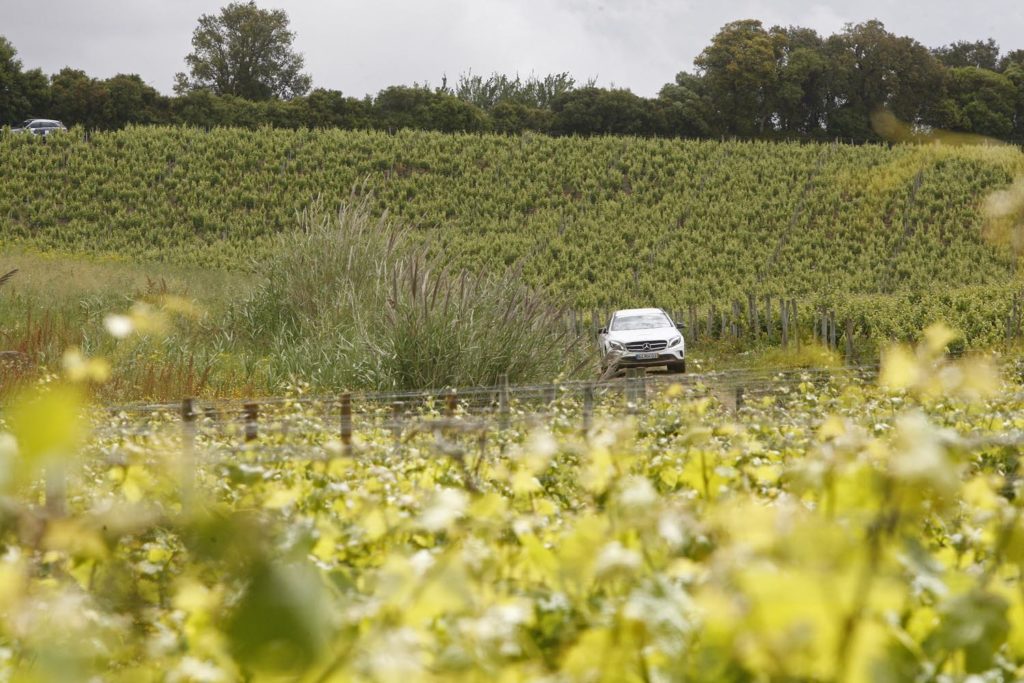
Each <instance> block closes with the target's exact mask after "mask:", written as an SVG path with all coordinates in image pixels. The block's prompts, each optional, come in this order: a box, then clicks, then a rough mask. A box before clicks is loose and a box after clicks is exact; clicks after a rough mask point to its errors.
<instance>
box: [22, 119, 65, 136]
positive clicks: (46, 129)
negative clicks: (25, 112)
mask: <svg viewBox="0 0 1024 683" xmlns="http://www.w3.org/2000/svg"><path fill="white" fill-rule="evenodd" d="M66 130H67V128H65V127H64V124H63V123H61V122H60V121H55V120H53V119H29V120H28V121H22V122H21V123H19V124H18V125H17V126H15V127H14V128H12V129H11V132H12V133H32V134H33V135H49V134H50V133H56V132H58V131H66Z"/></svg>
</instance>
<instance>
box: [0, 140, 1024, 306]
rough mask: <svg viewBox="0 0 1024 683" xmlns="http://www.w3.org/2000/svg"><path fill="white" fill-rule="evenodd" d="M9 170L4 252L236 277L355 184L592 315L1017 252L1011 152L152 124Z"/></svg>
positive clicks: (940, 286)
mask: <svg viewBox="0 0 1024 683" xmlns="http://www.w3.org/2000/svg"><path fill="white" fill-rule="evenodd" d="M0 168H3V169H4V170H3V172H2V173H3V184H4V190H5V191H4V193H3V195H2V196H0V221H2V223H0V239H2V240H3V242H2V243H3V244H4V245H5V246H7V247H13V246H19V245H20V246H28V247H31V248H35V249H40V250H44V251H50V250H57V251H61V252H72V253H80V252H88V253H93V254H114V255H120V256H121V257H125V258H128V257H130V258H132V259H151V260H158V261H171V262H178V263H187V264H190V265H206V266H214V267H228V268H233V269H246V268H250V267H251V266H252V263H253V261H254V259H258V258H260V257H261V256H265V255H266V254H267V251H268V249H270V247H271V245H272V238H273V236H274V235H275V234H276V233H280V232H282V231H287V230H292V229H294V228H295V215H296V212H299V211H302V210H304V209H306V208H307V207H308V206H309V205H310V203H311V202H313V201H314V200H316V199H317V198H320V199H322V201H323V203H324V205H326V206H337V205H338V204H340V203H342V202H344V201H347V200H348V199H349V198H350V195H351V193H352V191H353V187H355V188H356V192H357V193H359V194H364V195H365V194H369V195H372V197H373V205H374V207H375V210H376V211H377V212H385V211H387V212H390V214H392V215H393V216H395V217H397V218H399V219H401V220H403V221H404V222H407V223H409V224H411V225H413V226H415V230H416V233H417V236H418V237H419V239H420V240H421V241H422V242H423V243H424V244H426V245H428V246H429V248H430V249H431V250H432V251H433V252H434V253H437V254H444V255H445V257H446V258H447V259H448V260H449V262H450V265H451V266H452V267H453V268H456V269H458V268H468V269H471V270H473V271H479V270H483V271H494V270H497V269H501V270H503V269H505V268H507V267H509V266H513V265H517V264H518V265H520V266H521V268H522V275H523V278H524V279H525V281H526V282H527V283H528V284H530V285H533V286H537V287H541V288H543V289H545V290H546V291H548V292H551V293H553V294H554V295H555V296H557V297H558V298H559V299H560V303H562V304H565V305H570V306H572V307H575V308H577V309H581V310H585V309H590V308H594V307H615V306H624V305H630V304H635V303H648V302H652V301H655V300H656V301H657V303H658V304H660V305H662V306H665V307H667V308H668V307H673V308H685V307H686V306H688V305H695V304H699V305H705V304H711V303H718V304H725V303H727V302H729V301H731V300H732V299H735V298H738V299H741V300H745V298H746V296H747V295H748V294H749V293H753V294H755V295H757V296H759V297H760V296H766V295H770V296H787V297H798V298H804V299H809V298H812V297H821V296H822V293H825V292H828V293H832V294H831V295H830V296H831V297H832V298H833V299H838V298H843V297H847V298H848V297H856V296H861V297H870V296H872V295H879V294H881V295H886V294H896V295H899V296H898V297H897V298H900V297H902V299H901V300H906V298H907V297H908V296H911V295H912V294H913V295H920V294H934V293H936V292H938V291H943V292H946V293H948V294H951V295H953V296H955V294H956V290H959V289H960V288H963V287H996V288H999V287H1002V286H1004V285H1006V284H1007V282H1008V280H1009V279H1010V276H1011V274H1012V273H1013V272H1014V263H1015V259H1014V256H1013V254H1012V252H1011V251H1010V249H1009V246H1008V245H1007V243H1006V240H999V239H995V238H993V239H986V237H993V236H991V235H988V236H987V235H986V233H985V230H984V229H983V228H984V224H983V220H982V217H981V211H980V207H981V203H982V201H983V200H984V198H985V197H986V196H987V195H988V194H989V193H991V192H992V191H994V190H998V189H1000V188H1003V187H1005V186H1007V185H1008V184H1009V183H1010V181H1011V180H1012V179H1013V177H1015V176H1016V175H1019V174H1020V173H1021V172H1022V171H1024V160H1022V156H1021V154H1020V153H1019V151H1018V150H1017V149H1016V148H1014V147H999V148H996V147H983V148H978V147H974V148H943V147H915V146H898V147H893V148H888V147H884V146H859V147H853V146H846V145H835V144H815V145H808V144H775V143H757V142H711V141H699V142H698V141H680V140H644V139H637V138H610V137H609V138H591V139H578V138H548V137H545V136H541V135H524V136H521V137H502V136H486V135H479V136H477V135H444V134H435V133H425V132H414V131H402V132H399V133H397V134H394V135H390V134H386V133H383V132H351V131H336V130H335V131H283V130H269V129H264V130H259V131H246V130H240V129H214V130H211V131H203V130H198V129H186V128H159V127H152V128H134V129H128V130H125V131H122V132H117V133H103V134H101V133H92V134H86V133H83V132H75V133H72V134H69V135H66V136H60V137H56V138H53V139H50V140H47V141H45V144H44V141H41V140H33V139H28V138H24V137H17V136H12V135H8V136H6V137H2V138H0ZM993 291H995V290H993ZM969 296H971V297H973V298H977V297H976V296H975V295H974V294H971V295H969ZM998 296H999V298H1000V299H1001V300H1005V299H1006V298H1007V296H1008V294H1007V292H1006V291H1004V290H998ZM874 303H876V302H874V301H872V303H871V304H865V305H864V308H868V309H870V308H871V307H872V306H873V305H874ZM945 307H946V308H947V309H953V308H955V305H954V304H953V303H951V302H946V303H945Z"/></svg>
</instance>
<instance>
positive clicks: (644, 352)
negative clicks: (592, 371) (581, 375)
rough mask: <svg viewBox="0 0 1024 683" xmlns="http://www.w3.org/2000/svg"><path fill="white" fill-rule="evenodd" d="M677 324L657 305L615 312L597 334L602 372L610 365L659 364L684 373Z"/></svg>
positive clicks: (682, 343)
mask: <svg viewBox="0 0 1024 683" xmlns="http://www.w3.org/2000/svg"><path fill="white" fill-rule="evenodd" d="M679 327H680V326H679V325H677V324H676V323H673V322H672V319H671V318H670V317H669V315H668V314H667V313H665V311H663V310H662V309H660V308H627V309H623V310H621V311H615V313H613V314H612V317H611V320H609V321H608V327H603V328H601V331H600V334H598V336H597V344H598V347H599V351H600V354H601V370H602V373H603V372H605V371H607V369H608V368H611V367H616V368H636V367H657V366H660V365H664V366H666V367H667V368H668V370H669V371H671V372H686V340H685V339H683V333H682V331H681V330H680V329H679Z"/></svg>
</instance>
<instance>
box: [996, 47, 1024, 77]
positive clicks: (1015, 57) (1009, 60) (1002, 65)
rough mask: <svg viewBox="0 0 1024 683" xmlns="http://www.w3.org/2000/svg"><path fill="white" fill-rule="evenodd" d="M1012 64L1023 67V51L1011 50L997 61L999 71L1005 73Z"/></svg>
mask: <svg viewBox="0 0 1024 683" xmlns="http://www.w3.org/2000/svg"><path fill="white" fill-rule="evenodd" d="M1014 64H1016V65H1017V66H1019V67H1024V50H1011V51H1010V52H1007V53H1006V54H1005V55H1003V58H1002V59H1000V60H999V71H1001V72H1003V73H1005V72H1006V70H1007V69H1009V68H1010V67H1011V66H1013V65H1014Z"/></svg>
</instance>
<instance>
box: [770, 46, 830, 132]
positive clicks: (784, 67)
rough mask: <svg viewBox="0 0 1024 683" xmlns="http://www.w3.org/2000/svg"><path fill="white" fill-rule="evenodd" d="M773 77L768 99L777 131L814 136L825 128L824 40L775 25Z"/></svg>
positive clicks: (825, 61) (825, 68)
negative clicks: (775, 54)
mask: <svg viewBox="0 0 1024 683" xmlns="http://www.w3.org/2000/svg"><path fill="white" fill-rule="evenodd" d="M770 33H771V35H772V37H773V39H774V40H775V44H776V46H777V55H778V61H777V65H776V71H777V79H776V83H775V86H774V88H773V90H772V93H771V97H770V102H771V105H772V110H773V112H774V117H775V123H776V125H777V127H778V128H779V130H780V131H783V132H786V133H795V134H798V135H803V136H809V137H815V136H820V135H821V134H822V133H824V130H825V108H826V107H825V104H826V99H827V97H828V89H827V85H828V71H829V63H828V59H827V58H826V56H825V53H824V47H825V41H824V40H822V38H821V36H819V35H818V33H817V32H816V31H814V30H812V29H807V28H800V27H796V26H790V27H788V28H782V27H779V26H775V27H773V28H772V29H771V32H770Z"/></svg>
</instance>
